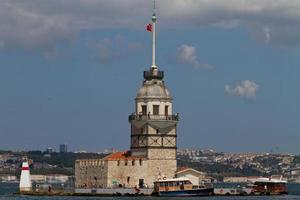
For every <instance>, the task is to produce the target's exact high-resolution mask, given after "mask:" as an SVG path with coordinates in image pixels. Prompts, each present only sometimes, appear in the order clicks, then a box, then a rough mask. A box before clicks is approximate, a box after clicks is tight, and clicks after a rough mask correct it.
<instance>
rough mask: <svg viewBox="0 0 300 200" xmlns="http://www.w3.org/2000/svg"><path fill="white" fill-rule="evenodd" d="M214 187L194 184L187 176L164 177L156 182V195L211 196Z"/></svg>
mask: <svg viewBox="0 0 300 200" xmlns="http://www.w3.org/2000/svg"><path fill="white" fill-rule="evenodd" d="M212 194H213V188H206V187H199V186H193V184H192V182H191V181H190V180H189V179H187V178H174V179H163V180H158V181H155V182H154V193H153V195H156V196H167V197H170V196H210V195H212Z"/></svg>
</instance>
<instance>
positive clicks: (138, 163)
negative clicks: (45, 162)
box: [107, 159, 147, 187]
mask: <svg viewBox="0 0 300 200" xmlns="http://www.w3.org/2000/svg"><path fill="white" fill-rule="evenodd" d="M108 169H109V170H108V174H107V185H108V186H109V187H112V186H114V184H115V183H117V185H122V186H123V187H136V186H138V185H139V179H145V178H146V177H147V160H142V159H137V160H134V159H133V160H118V161H108ZM115 186H116V185H115Z"/></svg>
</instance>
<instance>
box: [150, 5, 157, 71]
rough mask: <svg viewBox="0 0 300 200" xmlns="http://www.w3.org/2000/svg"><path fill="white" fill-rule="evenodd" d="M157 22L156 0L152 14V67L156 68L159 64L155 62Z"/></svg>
mask: <svg viewBox="0 0 300 200" xmlns="http://www.w3.org/2000/svg"><path fill="white" fill-rule="evenodd" d="M155 24H156V14H155V0H154V5H153V15H152V66H151V68H152V69H156V68H157V66H156V64H155V43H156V41H155V39H156V38H155V36H156V35H155Z"/></svg>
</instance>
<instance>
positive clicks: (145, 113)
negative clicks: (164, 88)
mask: <svg viewBox="0 0 300 200" xmlns="http://www.w3.org/2000/svg"><path fill="white" fill-rule="evenodd" d="M142 114H143V115H147V106H146V105H143V106H142Z"/></svg>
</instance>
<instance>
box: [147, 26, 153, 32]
mask: <svg viewBox="0 0 300 200" xmlns="http://www.w3.org/2000/svg"><path fill="white" fill-rule="evenodd" d="M146 28H147V31H149V32H152V24H148V25H147V27H146Z"/></svg>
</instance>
